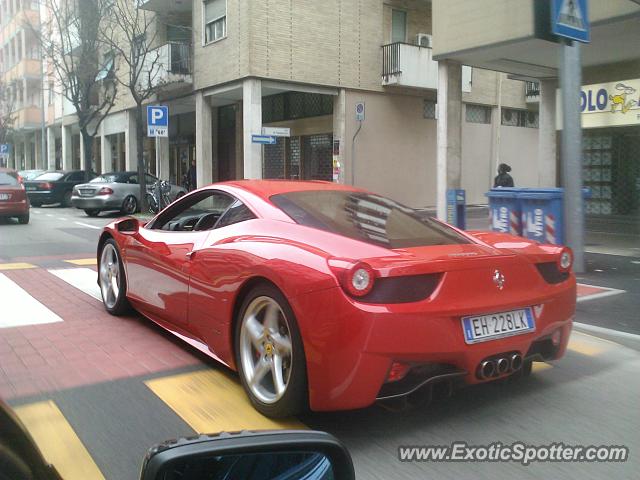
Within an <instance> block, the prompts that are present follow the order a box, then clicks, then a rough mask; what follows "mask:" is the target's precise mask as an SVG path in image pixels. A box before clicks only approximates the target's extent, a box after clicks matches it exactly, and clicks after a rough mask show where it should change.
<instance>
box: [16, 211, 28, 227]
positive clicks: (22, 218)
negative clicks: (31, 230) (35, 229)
mask: <svg viewBox="0 0 640 480" xmlns="http://www.w3.org/2000/svg"><path fill="white" fill-rule="evenodd" d="M18 223H20V224H22V225H26V224H27V223H29V212H27V213H26V214H24V215H20V216H19V217H18Z"/></svg>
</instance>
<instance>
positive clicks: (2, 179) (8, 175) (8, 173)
mask: <svg viewBox="0 0 640 480" xmlns="http://www.w3.org/2000/svg"><path fill="white" fill-rule="evenodd" d="M0 217H16V218H17V219H18V221H19V222H20V223H29V200H28V199H27V195H26V194H25V191H24V185H23V184H22V178H20V176H19V175H18V172H16V171H15V170H11V169H8V168H0Z"/></svg>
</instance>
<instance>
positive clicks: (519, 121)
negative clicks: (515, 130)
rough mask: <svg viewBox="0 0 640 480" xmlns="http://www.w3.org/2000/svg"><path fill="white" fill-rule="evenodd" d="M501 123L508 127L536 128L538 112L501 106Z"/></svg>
mask: <svg viewBox="0 0 640 480" xmlns="http://www.w3.org/2000/svg"><path fill="white" fill-rule="evenodd" d="M502 125H507V126H510V127H527V128H538V112H531V111H528V110H517V109H515V108H503V109H502Z"/></svg>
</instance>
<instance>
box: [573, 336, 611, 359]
mask: <svg viewBox="0 0 640 480" xmlns="http://www.w3.org/2000/svg"><path fill="white" fill-rule="evenodd" d="M567 348H569V350H571V351H572V352H577V353H581V354H582V355H587V356H589V357H595V356H596V355H600V354H601V353H602V352H605V351H607V350H608V348H607V346H605V345H602V343H600V342H597V344H596V342H594V341H589V340H587V339H584V340H582V339H581V340H578V339H576V338H572V339H571V340H569V345H568V347H567Z"/></svg>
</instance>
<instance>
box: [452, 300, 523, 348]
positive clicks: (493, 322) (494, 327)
mask: <svg viewBox="0 0 640 480" xmlns="http://www.w3.org/2000/svg"><path fill="white" fill-rule="evenodd" d="M535 329H536V323H535V320H534V319H533V313H532V311H531V309H530V308H523V309H520V310H511V311H509V312H500V313H490V314H488V315H473V316H469V317H462V331H463V332H464V341H465V342H466V343H478V342H486V341H488V340H495V339H496V338H503V337H510V336H512V335H521V334H523V333H528V332H533V331H535Z"/></svg>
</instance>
